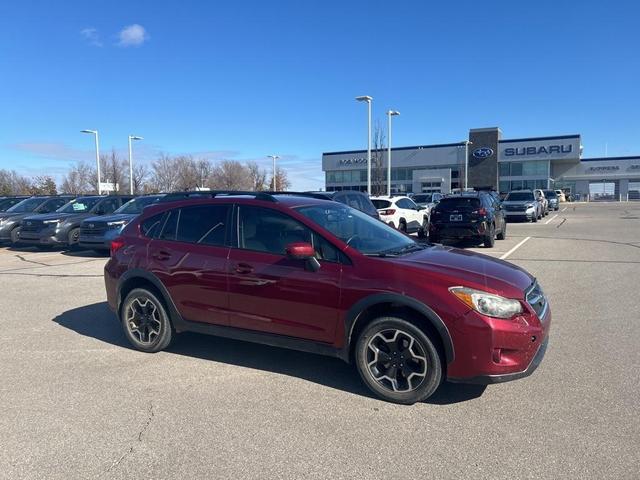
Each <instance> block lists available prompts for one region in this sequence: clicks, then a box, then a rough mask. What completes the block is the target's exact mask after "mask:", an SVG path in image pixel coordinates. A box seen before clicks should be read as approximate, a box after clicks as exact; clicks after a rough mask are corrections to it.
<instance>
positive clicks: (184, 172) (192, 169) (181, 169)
mask: <svg viewBox="0 0 640 480" xmlns="http://www.w3.org/2000/svg"><path fill="white" fill-rule="evenodd" d="M173 162H174V167H175V169H176V172H177V175H178V178H177V180H176V188H177V189H178V190H195V189H196V187H198V186H199V185H200V181H201V178H200V172H199V170H198V165H197V163H196V161H195V160H194V159H193V157H191V156H186V155H181V156H179V157H175V158H174V159H173Z"/></svg>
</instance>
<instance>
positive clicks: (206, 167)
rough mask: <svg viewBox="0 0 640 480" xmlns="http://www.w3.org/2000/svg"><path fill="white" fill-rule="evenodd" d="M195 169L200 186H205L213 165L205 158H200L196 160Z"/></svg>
mask: <svg viewBox="0 0 640 480" xmlns="http://www.w3.org/2000/svg"><path fill="white" fill-rule="evenodd" d="M196 171H197V173H198V178H199V183H198V185H199V186H200V187H203V188H204V187H206V186H207V185H208V184H209V179H210V177H211V174H212V173H213V165H211V162H210V161H209V160H208V159H206V158H201V159H200V160H198V161H197V162H196Z"/></svg>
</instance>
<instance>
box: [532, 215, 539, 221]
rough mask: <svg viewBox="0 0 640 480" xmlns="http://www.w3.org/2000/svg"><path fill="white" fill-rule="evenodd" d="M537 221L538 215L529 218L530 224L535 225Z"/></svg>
mask: <svg viewBox="0 0 640 480" xmlns="http://www.w3.org/2000/svg"><path fill="white" fill-rule="evenodd" d="M537 221H538V215H537V214H536V215H534V216H533V217H531V222H533V223H536V222H537Z"/></svg>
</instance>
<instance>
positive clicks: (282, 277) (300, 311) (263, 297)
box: [228, 205, 342, 342]
mask: <svg viewBox="0 0 640 480" xmlns="http://www.w3.org/2000/svg"><path fill="white" fill-rule="evenodd" d="M237 217H238V226H237V239H236V240H235V241H234V245H235V247H236V248H232V249H231V252H230V254H229V264H228V272H229V309H230V319H229V320H230V325H231V326H234V327H238V328H244V329H248V330H256V331H261V332H266V333H274V334H279V335H287V336H291V337H296V338H303V339H309V340H315V341H321V342H332V341H333V339H334V334H335V328H336V323H337V320H338V307H339V301H340V278H341V274H342V264H341V263H340V254H339V252H338V251H337V249H336V248H335V247H334V246H333V245H331V243H330V242H328V241H326V240H325V239H323V238H321V237H320V236H319V235H317V234H315V233H314V232H312V231H311V230H310V229H309V228H307V227H306V226H305V225H303V224H302V223H300V222H298V221H297V220H295V219H294V218H292V217H291V216H289V215H286V214H285V213H282V212H280V211H277V210H273V209H269V208H263V207H254V206H247V205H240V206H239V207H238V214H237ZM294 242H308V243H312V244H313V245H314V247H315V249H316V252H318V254H317V258H318V261H319V262H320V264H321V267H320V269H319V270H318V271H317V272H313V271H309V270H306V269H305V261H304V260H292V259H289V258H287V257H286V256H285V247H286V245H288V244H290V243H294Z"/></svg>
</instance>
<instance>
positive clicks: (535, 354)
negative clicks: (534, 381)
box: [447, 303, 551, 385]
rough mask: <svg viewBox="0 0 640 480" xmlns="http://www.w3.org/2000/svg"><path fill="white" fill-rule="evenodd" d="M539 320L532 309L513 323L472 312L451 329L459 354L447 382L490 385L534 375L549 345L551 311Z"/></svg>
mask: <svg viewBox="0 0 640 480" xmlns="http://www.w3.org/2000/svg"><path fill="white" fill-rule="evenodd" d="M540 315H541V317H538V316H537V315H536V313H535V311H534V310H533V308H527V311H526V312H525V313H523V314H522V315H519V316H517V317H515V318H514V319H512V320H500V319H495V318H490V317H486V316H483V315H480V314H478V313H477V312H475V311H473V310H471V311H469V312H467V313H466V314H464V315H463V316H462V317H461V318H459V319H458V320H456V321H455V322H453V325H452V328H450V329H449V331H450V333H451V335H452V340H453V343H454V345H455V348H456V352H461V353H462V352H464V354H457V355H456V357H455V360H454V361H453V362H452V363H451V364H450V365H449V367H448V371H447V380H448V381H450V382H455V383H472V384H485V385H486V384H491V383H501V382H508V381H511V380H517V379H519V378H524V377H527V376H529V375H531V374H532V373H533V372H534V371H535V370H536V369H537V368H538V366H539V365H540V363H541V362H542V359H543V358H544V355H545V353H546V349H547V346H548V342H549V331H550V327H551V309H550V307H549V305H548V303H546V304H545V307H544V310H543V311H542V312H540Z"/></svg>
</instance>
